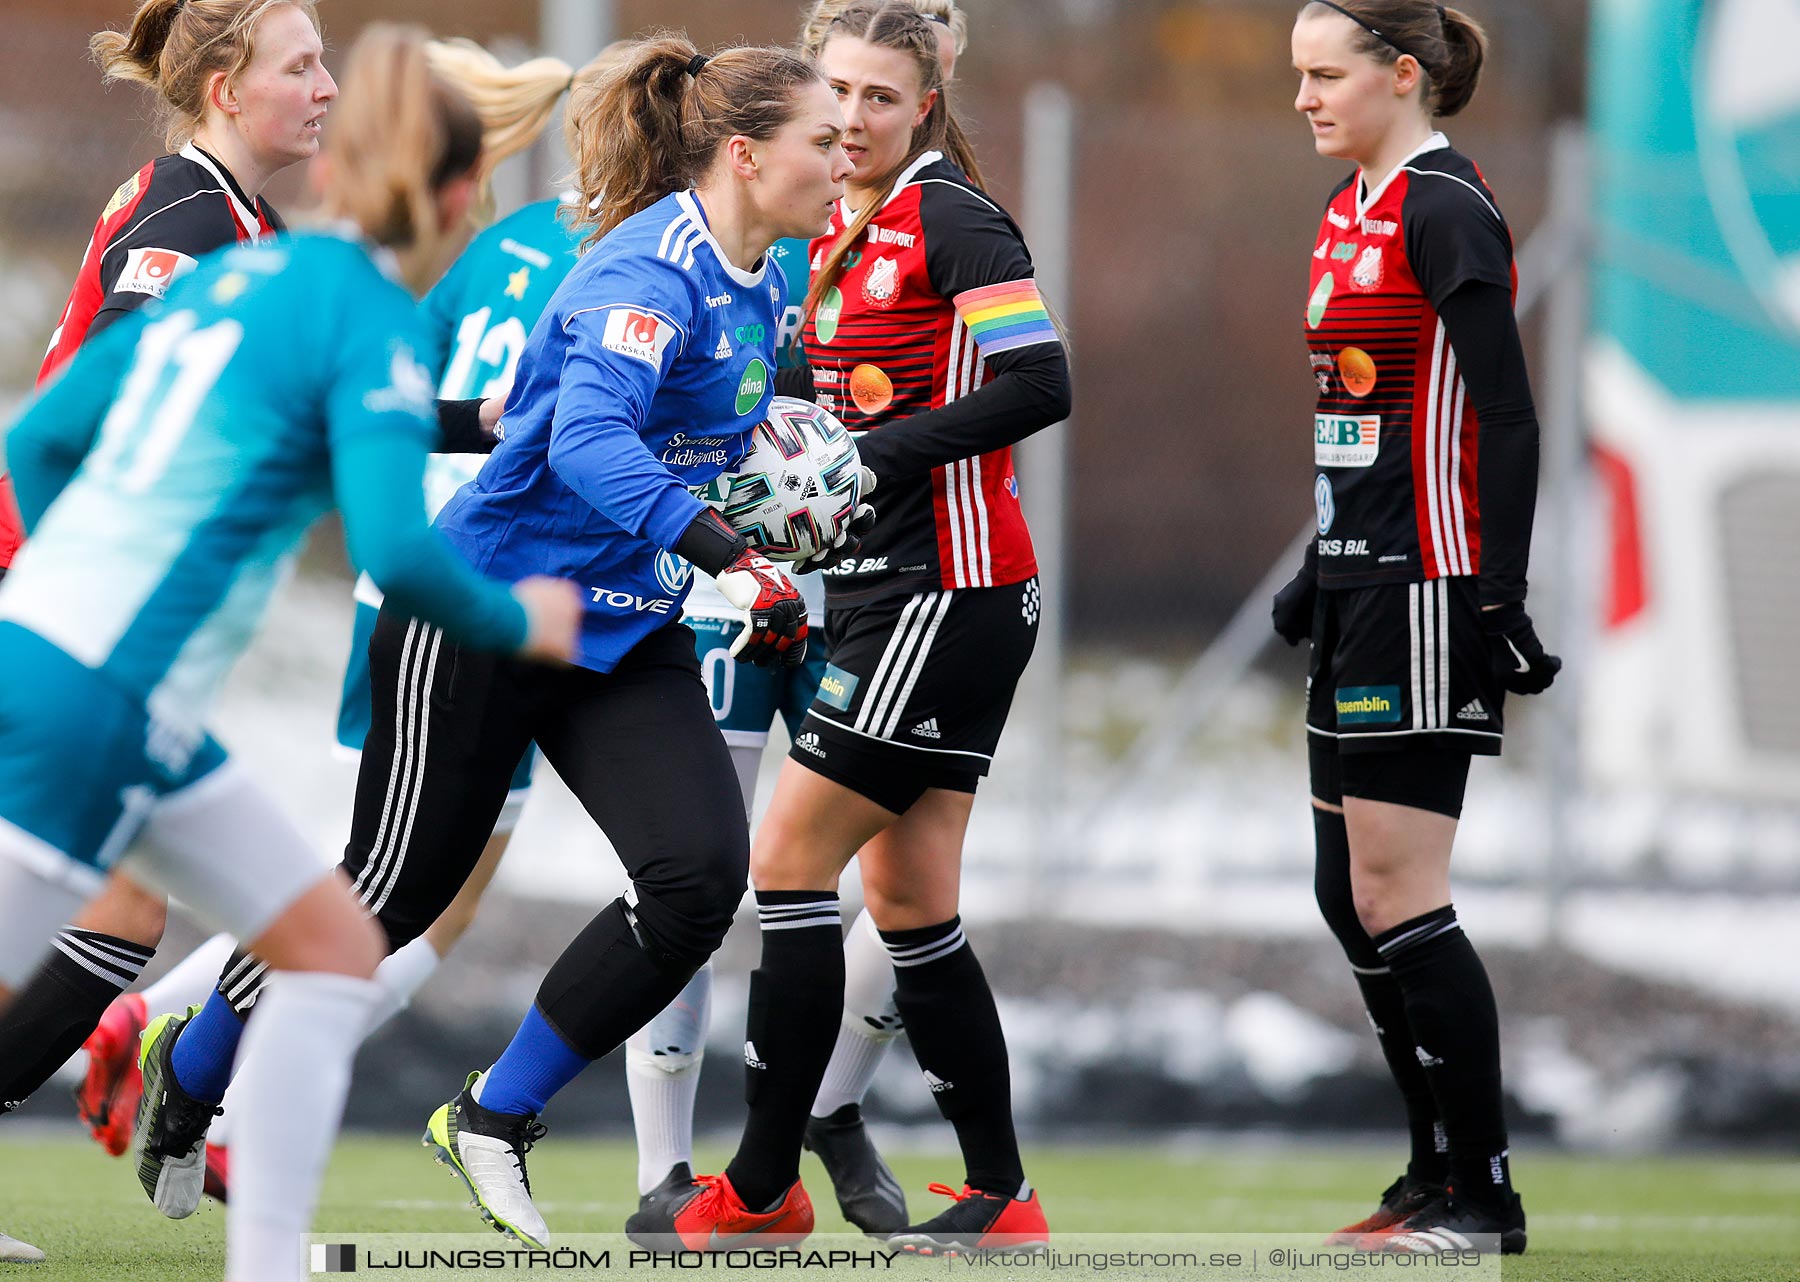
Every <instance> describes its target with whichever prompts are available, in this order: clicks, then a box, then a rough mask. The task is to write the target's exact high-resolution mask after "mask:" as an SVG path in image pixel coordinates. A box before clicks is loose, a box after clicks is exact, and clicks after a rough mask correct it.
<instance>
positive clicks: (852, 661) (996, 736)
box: [789, 579, 1041, 813]
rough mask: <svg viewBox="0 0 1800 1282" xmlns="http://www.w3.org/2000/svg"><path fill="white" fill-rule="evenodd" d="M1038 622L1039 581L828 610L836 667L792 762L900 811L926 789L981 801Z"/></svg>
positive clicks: (800, 736) (827, 678) (798, 741)
mask: <svg viewBox="0 0 1800 1282" xmlns="http://www.w3.org/2000/svg"><path fill="white" fill-rule="evenodd" d="M1040 613H1041V597H1040V595H1039V592H1038V582H1037V580H1036V579H1029V580H1027V581H1026V582H1024V583H1014V584H1010V585H1008V586H1006V587H1000V588H956V589H954V590H951V589H940V590H936V591H930V592H918V593H914V594H913V595H911V596H900V597H893V598H888V599H882V600H877V601H870V602H868V603H866V604H862V605H850V606H833V607H832V608H831V609H829V610H828V611H827V612H826V615H825V632H826V636H827V638H828V639H829V640H830V643H831V663H830V664H829V665H828V666H827V667H826V669H825V676H824V678H823V679H822V680H821V681H820V682H819V693H818V695H817V696H816V697H815V698H814V699H813V704H812V707H811V708H809V709H807V713H806V720H805V721H804V722H803V723H802V724H801V727H800V733H799V734H798V735H796V736H795V738H794V744H793V747H792V748H791V749H790V751H789V755H790V756H792V757H793V759H794V760H795V761H798V762H800V763H801V764H802V765H805V766H807V767H809V768H811V769H812V770H815V771H817V772H818V773H819V774H822V775H824V776H825V777H826V778H828V779H831V780H833V781H834V782H836V783H841V784H843V785H844V786H845V787H846V788H849V789H850V790H851V791H853V792H857V793H860V794H861V795H863V796H865V797H867V798H869V800H871V801H873V802H875V803H876V804H877V805H881V806H885V807H886V808H887V809H889V810H892V811H895V812H896V813H900V812H903V811H905V810H906V809H907V808H908V807H910V806H911V805H912V803H913V802H915V801H917V800H918V799H919V797H920V796H921V795H922V794H923V793H924V791H925V790H926V789H927V788H951V789H955V790H956V791H958V792H974V791H975V788H976V785H977V783H978V782H979V781H980V779H981V776H983V775H985V774H986V773H987V772H988V767H989V766H990V765H991V764H992V763H993V759H994V749H995V747H996V746H997V745H998V744H999V742H1000V732H1001V730H1003V729H1004V728H1005V727H1006V714H1007V712H1008V711H1009V710H1010V709H1011V707H1012V697H1013V690H1014V689H1015V688H1016V687H1017V686H1018V684H1019V676H1020V674H1021V673H1023V672H1024V671H1025V664H1026V662H1027V661H1028V660H1029V659H1030V658H1031V650H1032V646H1033V645H1034V644H1035V643H1036V641H1037V630H1038V616H1039V614H1040Z"/></svg>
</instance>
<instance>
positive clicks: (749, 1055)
mask: <svg viewBox="0 0 1800 1282" xmlns="http://www.w3.org/2000/svg"><path fill="white" fill-rule="evenodd" d="M744 1066H745V1067H746V1068H767V1067H768V1065H767V1064H765V1063H763V1062H762V1061H761V1060H760V1059H758V1058H757V1057H756V1043H755V1042H745V1043H744Z"/></svg>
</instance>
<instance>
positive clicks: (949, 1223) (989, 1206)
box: [887, 1184, 1050, 1255]
mask: <svg viewBox="0 0 1800 1282" xmlns="http://www.w3.org/2000/svg"><path fill="white" fill-rule="evenodd" d="M926 1191H927V1192H929V1193H939V1194H942V1195H943V1196H944V1197H948V1198H953V1199H955V1204H954V1205H953V1206H951V1207H950V1208H949V1209H948V1210H946V1211H945V1212H944V1213H943V1214H941V1215H938V1216H934V1217H933V1218H931V1219H929V1220H926V1221H925V1223H923V1224H914V1225H911V1226H910V1227H908V1228H904V1229H901V1230H900V1231H899V1232H898V1233H890V1234H888V1239H887V1240H888V1242H889V1244H890V1245H893V1246H897V1247H899V1248H900V1249H901V1250H902V1251H905V1252H906V1253H907V1254H909V1255H981V1254H983V1253H985V1252H988V1251H1042V1250H1044V1249H1045V1248H1046V1247H1048V1246H1049V1245H1050V1224H1049V1222H1048V1221H1047V1220H1045V1219H1044V1208H1043V1205H1042V1204H1041V1203H1039V1201H1038V1195H1037V1190H1036V1189H1033V1190H1032V1191H1031V1196H1030V1197H1028V1198H1025V1199H1023V1200H1020V1199H1019V1198H1016V1197H1006V1196H1005V1195H1003V1194H999V1193H983V1192H982V1191H981V1190H980V1189H972V1188H970V1187H969V1186H968V1185H967V1184H965V1185H963V1188H962V1192H960V1193H958V1192H957V1191H956V1190H955V1189H953V1188H951V1187H950V1186H949V1185H948V1184H930V1185H927V1186H926Z"/></svg>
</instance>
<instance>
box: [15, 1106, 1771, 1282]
mask: <svg viewBox="0 0 1800 1282" xmlns="http://www.w3.org/2000/svg"><path fill="white" fill-rule="evenodd" d="M16 1134H17V1132H16V1131H15V1135H16ZM41 1135H42V1132H37V1133H35V1134H33V1135H32V1137H30V1138H24V1139H20V1138H15V1137H14V1136H9V1135H6V1134H5V1133H4V1131H0V1230H5V1231H6V1232H9V1233H11V1234H13V1235H14V1236H15V1237H19V1238H23V1239H25V1240H26V1241H29V1242H33V1243H35V1244H36V1245H38V1246H39V1247H42V1248H43V1249H44V1250H45V1251H46V1252H47V1253H48V1254H49V1256H50V1258H49V1259H48V1260H47V1261H45V1262H44V1263H41V1264H19V1265H13V1264H5V1263H0V1279H4V1280H6V1282H10V1279H11V1278H12V1276H14V1275H17V1276H18V1277H19V1278H21V1279H29V1280H30V1282H39V1280H40V1279H41V1280H42V1282H52V1280H53V1279H54V1280H55V1282H63V1280H65V1279H67V1280H69V1282H89V1280H90V1279H94V1280H99V1279H106V1280H107V1282H111V1280H113V1279H121V1278H133V1279H136V1278H141V1279H146V1280H147V1282H186V1280H187V1279H195V1280H197V1282H217V1280H218V1279H219V1277H220V1276H221V1271H222V1268H223V1255H224V1246H223V1231H224V1214H223V1212H222V1210H221V1208H220V1207H218V1206H217V1205H216V1204H214V1203H213V1202H211V1201H207V1202H206V1203H205V1204H204V1205H203V1206H202V1208H201V1211H200V1213H199V1214H197V1215H195V1216H193V1217H192V1218H191V1219H188V1220H185V1221H169V1220H165V1219H163V1218H162V1217H161V1216H159V1215H157V1213H156V1212H155V1211H154V1209H152V1208H151V1206H150V1205H149V1203H148V1201H147V1200H146V1199H145V1198H144V1195H143V1193H142V1191H141V1190H140V1189H139V1187H138V1184H137V1180H136V1178H135V1177H134V1174H133V1169H132V1167H131V1165H130V1163H129V1161H128V1160H127V1159H112V1158H108V1157H107V1156H105V1154H104V1153H102V1152H101V1151H100V1149H99V1148H98V1147H96V1146H95V1145H93V1144H91V1143H88V1142H86V1141H84V1140H81V1139H77V1138H60V1137H59V1138H40V1136H41ZM1397 1152H1398V1150H1387V1149H1381V1150H1376V1149H1362V1148H1344V1147H1322V1148H1307V1147H1296V1146H1293V1145H1290V1144H1286V1143H1283V1144H1281V1145H1279V1146H1260V1145H1255V1144H1250V1143H1246V1142H1243V1141H1239V1140H1219V1141H1217V1142H1216V1143H1215V1142H1208V1141H1204V1140H1202V1141H1198V1142H1195V1143H1193V1144H1191V1145H1184V1146H1182V1148H1181V1149H1180V1150H1179V1151H1177V1150H1172V1149H1167V1148H1165V1149H1160V1150H1158V1149H1150V1148H1144V1149H1132V1148H1126V1147H1117V1146H1109V1147H1086V1146H1076V1145H1062V1146H1037V1147H1028V1149H1027V1151H1026V1169H1027V1170H1028V1171H1029V1172H1030V1174H1031V1177H1032V1180H1033V1182H1034V1183H1035V1184H1036V1185H1037V1187H1038V1188H1039V1189H1040V1190H1041V1193H1042V1196H1043V1199H1044V1205H1045V1209H1046V1212H1047V1213H1048V1216H1049V1219H1050V1223H1051V1227H1052V1229H1053V1230H1054V1231H1058V1232H1063V1233H1109V1234H1131V1233H1172V1232H1225V1233H1240V1234H1241V1233H1315V1232H1323V1231H1328V1230H1330V1229H1332V1228H1335V1227H1337V1226H1339V1225H1341V1224H1343V1223H1346V1222H1348V1221H1351V1220H1354V1219H1357V1218H1359V1217H1360V1216H1362V1215H1364V1214H1366V1213H1367V1212H1368V1211H1369V1210H1370V1209H1371V1207H1372V1205H1373V1202H1374V1200H1375V1197H1376V1195H1378V1194H1379V1192H1380V1190H1381V1189H1382V1188H1383V1187H1384V1186H1385V1185H1386V1184H1387V1182H1388V1180H1389V1179H1391V1178H1392V1176H1393V1175H1394V1173H1395V1172H1396V1170H1397V1169H1398V1167H1397V1165H1396V1162H1397V1156H1396V1155H1397ZM727 1156H728V1149H727V1148H725V1147H724V1146H723V1145H720V1144H708V1145H702V1147H701V1151H700V1153H699V1160H700V1163H701V1169H717V1168H718V1166H719V1165H721V1164H722V1163H723V1161H724V1159H725V1158H726V1157H727ZM891 1156H892V1164H893V1166H894V1169H895V1172H896V1174H897V1175H898V1176H899V1177H900V1180H901V1182H902V1184H903V1185H904V1186H905V1187H906V1189H907V1194H908V1197H909V1199H910V1200H911V1204H912V1207H913V1209H914V1211H915V1212H917V1213H921V1214H932V1213H935V1211H936V1209H937V1208H938V1207H939V1206H941V1205H944V1203H943V1202H942V1201H941V1200H940V1199H939V1198H938V1197H936V1196H934V1195H932V1194H929V1193H927V1192H926V1191H925V1185H926V1184H927V1183H929V1182H931V1181H933V1180H937V1181H944V1182H948V1181H949V1179H950V1178H951V1175H952V1167H954V1166H955V1165H956V1164H955V1162H954V1160H952V1159H951V1158H949V1157H948V1156H929V1155H915V1154H911V1153H898V1154H894V1155H891ZM530 1162H531V1176H532V1186H533V1189H534V1190H535V1193H536V1196H537V1199H538V1205H539V1207H540V1209H541V1210H542V1211H543V1213H544V1216H545V1219H546V1220H547V1221H548V1222H549V1224H550V1227H551V1229H552V1231H553V1232H554V1233H556V1234H559V1235H560V1234H586V1233H616V1232H617V1231H618V1230H619V1228H620V1226H621V1224H622V1223H623V1221H624V1218H625V1216H626V1215H627V1214H628V1213H629V1212H630V1211H631V1210H632V1209H633V1208H634V1207H635V1205H636V1197H635V1187H634V1183H633V1181H634V1172H635V1170H636V1165H635V1158H634V1156H633V1152H632V1149H631V1146H630V1145H629V1143H627V1142H623V1141H613V1140H587V1139H580V1138H575V1137H564V1136H552V1137H551V1138H550V1139H549V1140H547V1141H546V1142H544V1143H543V1144H541V1145H540V1146H539V1147H538V1148H537V1149H536V1150H534V1151H533V1153H532V1154H531V1159H530ZM1514 1171H1515V1173H1516V1175H1517V1177H1518V1179H1519V1181H1520V1187H1521V1189H1522V1191H1523V1193H1524V1196H1525V1205H1526V1211H1527V1214H1528V1215H1529V1217H1530V1234H1531V1249H1530V1251H1529V1253H1528V1254H1526V1255H1525V1256H1523V1257H1518V1258H1509V1259H1507V1260H1506V1261H1505V1263H1504V1268H1503V1274H1504V1277H1505V1279H1506V1280H1507V1282H1539V1280H1542V1282H1778V1280H1783V1279H1786V1280H1800V1160H1794V1159H1791V1158H1788V1159H1782V1158H1773V1157H1769V1158H1761V1157H1735V1158H1731V1157H1725V1158H1721V1157H1581V1156H1570V1155H1566V1154H1560V1153H1554V1152H1533V1151H1529V1150H1526V1151H1522V1152H1520V1153H1517V1154H1516V1155H1515V1157H1514ZM803 1177H804V1178H805V1180H806V1183H807V1187H808V1188H809V1189H810V1190H811V1191H812V1193H813V1195H814V1199H815V1206H816V1207H817V1208H818V1211H819V1231H820V1232H821V1233H842V1232H845V1231H846V1226H845V1225H844V1223H843V1221H842V1220H841V1219H840V1218H839V1216H838V1213H837V1208H836V1206H835V1204H834V1203H833V1202H832V1200H831V1193H830V1186H829V1184H828V1182H827V1181H826V1179H825V1177H824V1173H823V1171H822V1170H820V1168H819V1167H818V1165H817V1163H816V1162H815V1160H814V1159H813V1158H812V1157H811V1156H810V1155H809V1156H807V1157H806V1159H805V1166H804V1168H803ZM959 1182H960V1181H959ZM317 1224H318V1226H319V1227H320V1229H322V1230H323V1229H330V1230H334V1231H335V1230H342V1231H344V1232H345V1233H347V1234H348V1233H414V1232H421V1233H423V1232H431V1233H437V1232H443V1233H478V1232H480V1233H484V1232H486V1230H485V1229H484V1228H483V1227H482V1226H481V1225H480V1224H479V1222H478V1221H477V1220H476V1219H475V1216H474V1214H473V1212H471V1211H469V1210H468V1209H467V1208H466V1206H465V1198H464V1197H463V1196H462V1187H461V1185H460V1184H459V1183H457V1182H456V1180H455V1178H454V1177H453V1176H451V1175H450V1174H449V1173H448V1172H447V1171H445V1170H444V1169H443V1168H441V1167H437V1166H435V1165H433V1164H432V1162H431V1160H430V1157H429V1155H428V1154H427V1153H426V1152H425V1151H424V1150H423V1149H421V1148H420V1147H419V1146H418V1143H417V1141H416V1140H411V1139H408V1138H406V1137H404V1136H371V1135H361V1136H350V1137H347V1138H345V1139H344V1140H343V1141H342V1142H341V1143H340V1144H339V1146H338V1148H337V1151H336V1153H335V1156H334V1158H333V1161H332V1166H331V1172H330V1176H329V1178H328V1180H327V1183H326V1187H325V1192H324V1197H323V1200H322V1202H321V1205H320V1208H319V1215H318V1218H317ZM492 1240H493V1242H494V1243H495V1244H499V1245H503V1244H504V1240H503V1239H500V1238H498V1237H494V1238H493V1239H492ZM321 1276H323V1275H321ZM513 1276H519V1275H517V1274H515V1275H513ZM540 1276H541V1275H540ZM715 1276H716V1275H715ZM990 1276H991V1274H990ZM1115 1276H1124V1275H1123V1274H1115Z"/></svg>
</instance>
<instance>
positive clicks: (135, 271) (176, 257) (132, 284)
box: [113, 248, 194, 298]
mask: <svg viewBox="0 0 1800 1282" xmlns="http://www.w3.org/2000/svg"><path fill="white" fill-rule="evenodd" d="M193 265H194V260H193V259H191V258H189V257H188V256H187V255H186V254H184V253H182V252H181V251H180V250H178V249H149V248H142V249H134V250H132V251H131V252H130V253H128V254H126V255H125V270H123V271H121V272H120V273H119V279H118V280H116V281H114V282H113V289H114V290H115V291H122V292H124V293H127V294H148V295H150V297H152V298H161V297H162V296H163V295H164V294H166V293H168V292H169V286H170V285H171V284H173V283H174V281H175V278H176V277H177V276H179V275H181V274H182V273H183V272H185V271H188V270H189V269H190V268H192V267H193Z"/></svg>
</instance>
